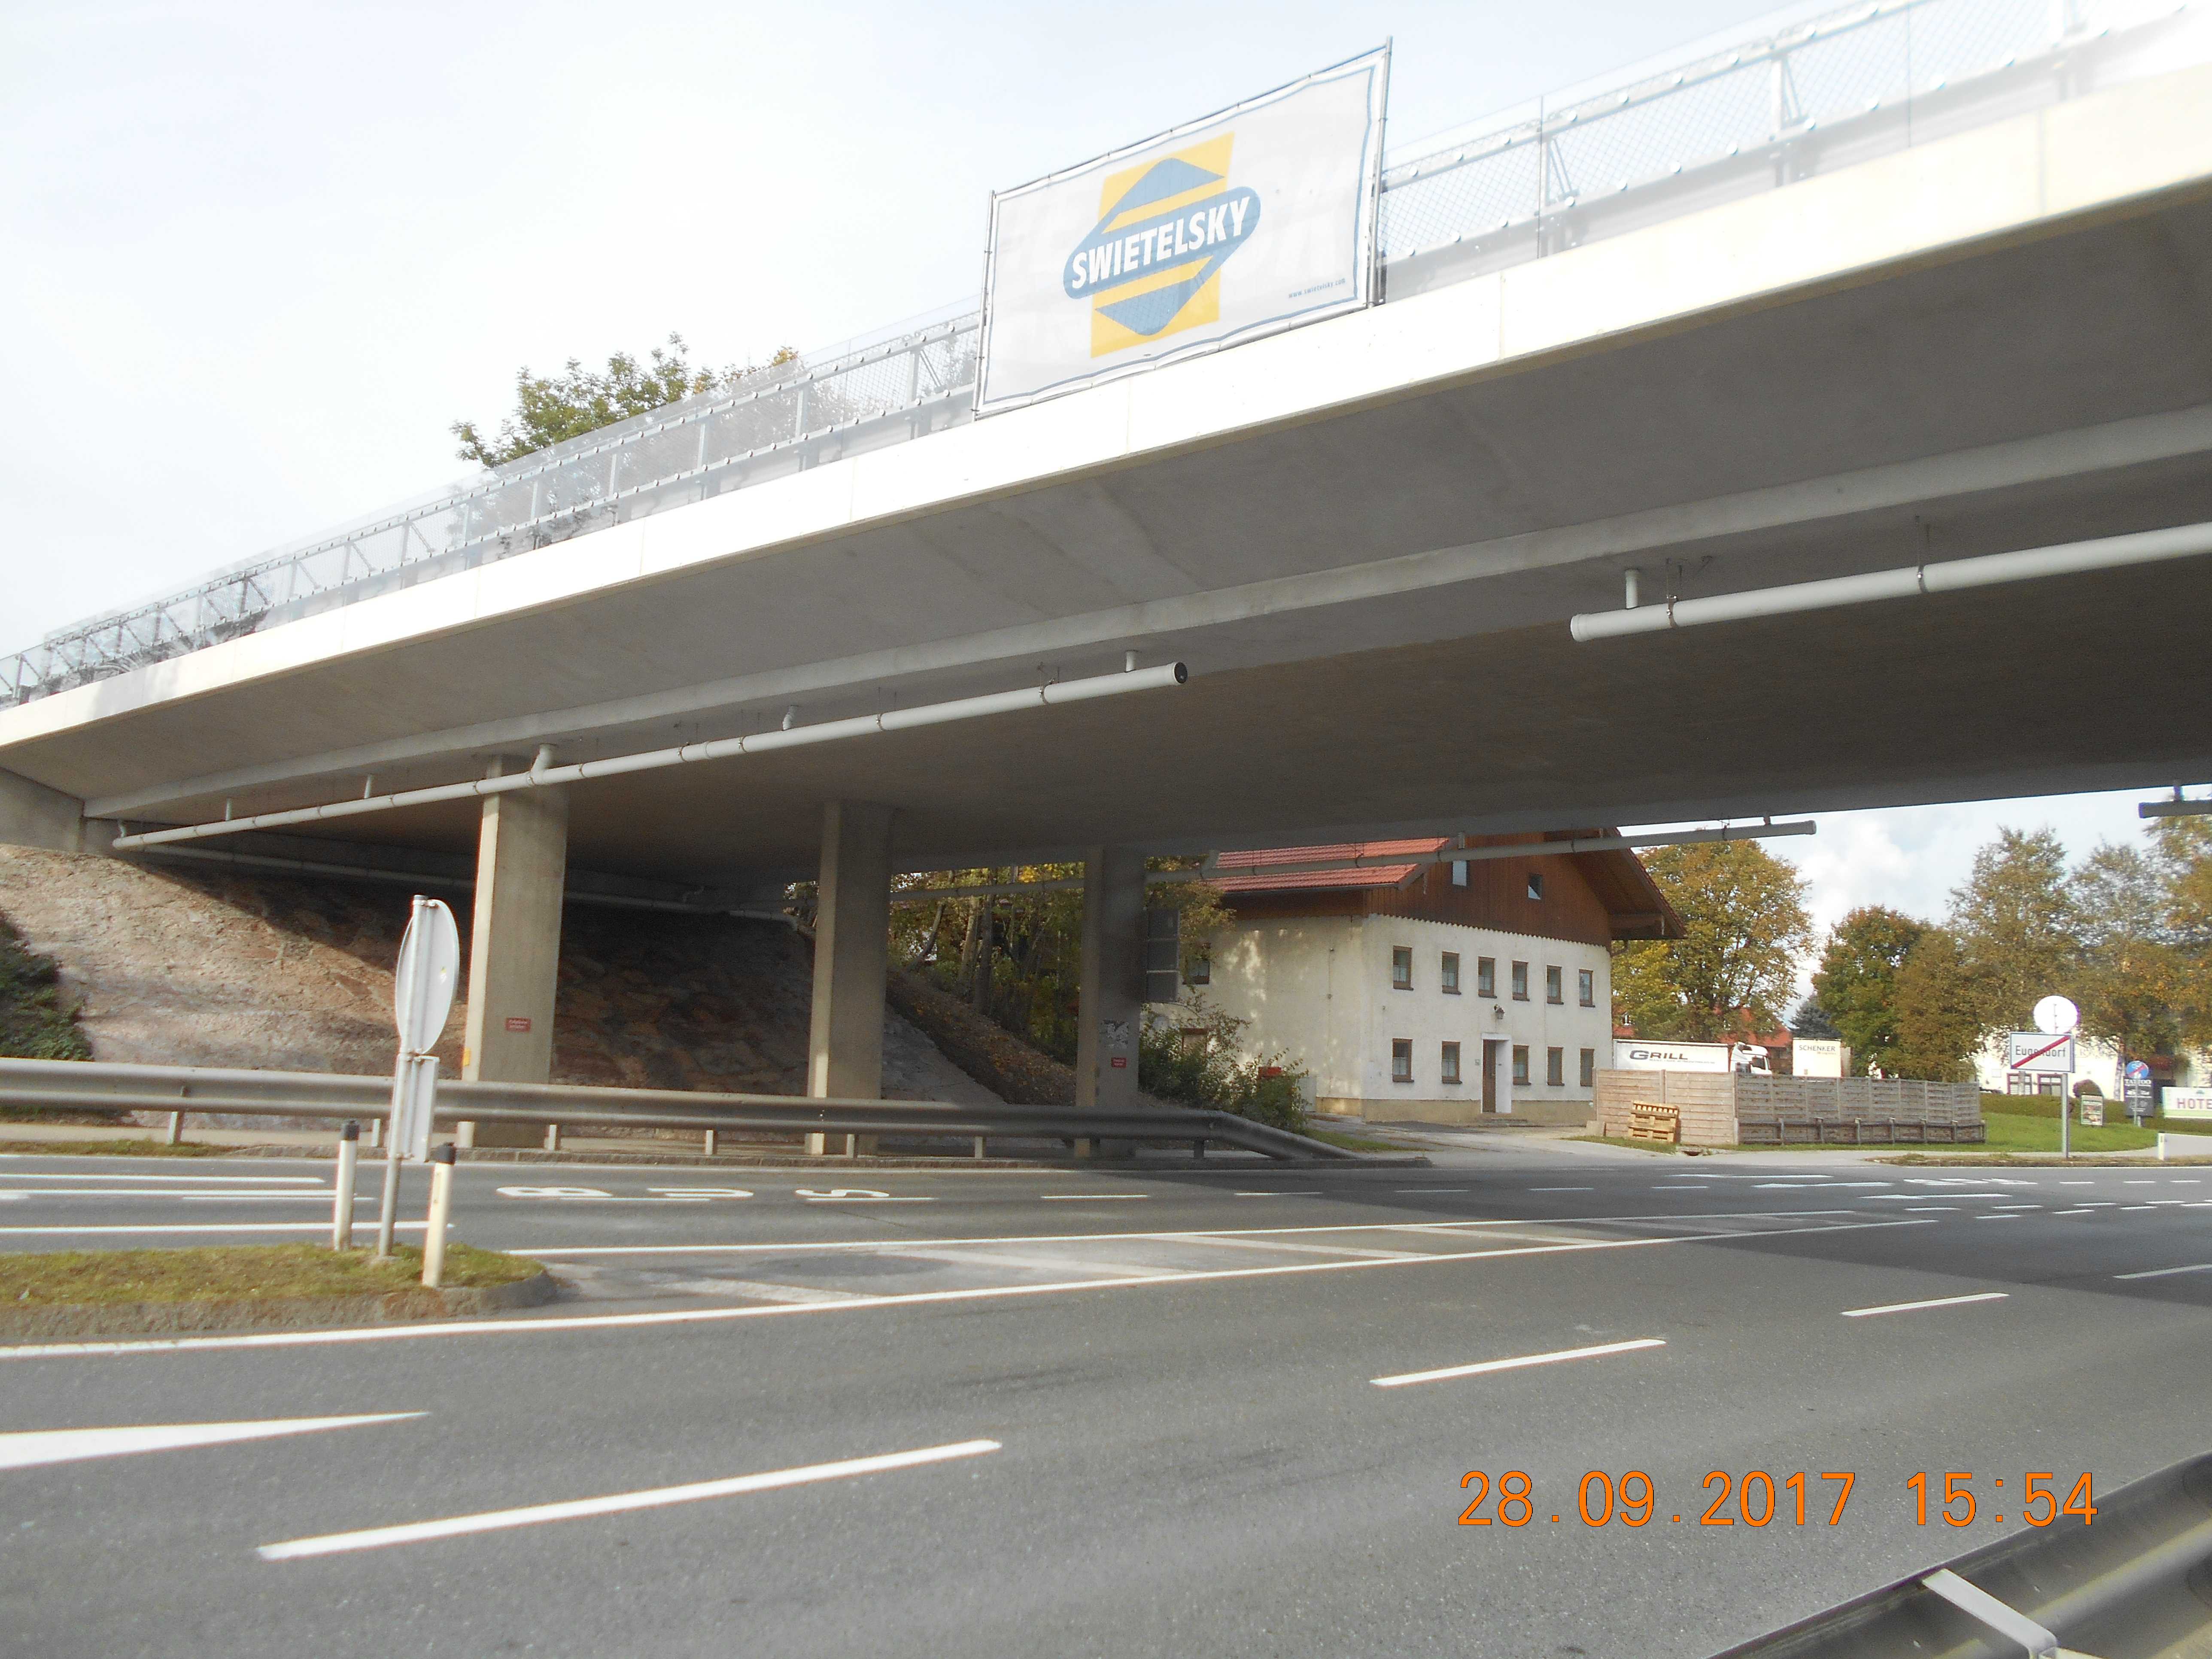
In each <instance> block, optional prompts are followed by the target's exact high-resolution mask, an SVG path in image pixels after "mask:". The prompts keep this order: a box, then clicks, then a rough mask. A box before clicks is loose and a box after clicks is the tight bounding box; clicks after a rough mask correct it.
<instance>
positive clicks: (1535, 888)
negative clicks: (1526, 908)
mask: <svg viewBox="0 0 2212 1659" xmlns="http://www.w3.org/2000/svg"><path fill="white" fill-rule="evenodd" d="M1528 896H1529V897H1530V898H1532V899H1539V900H1541V898H1542V897H1543V896H1544V878H1543V877H1541V876H1540V875H1538V874H1536V873H1535V872H1534V871H1531V872H1529V876H1528Z"/></svg>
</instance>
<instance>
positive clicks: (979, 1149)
mask: <svg viewBox="0 0 2212 1659" xmlns="http://www.w3.org/2000/svg"><path fill="white" fill-rule="evenodd" d="M2164 1139H2165V1138H2164V1137H2163V1136H2161V1137H2160V1143H2161V1144H2163V1142H2164ZM975 1156H976V1157H978V1158H981V1157H982V1156H983V1137H982V1136H981V1135H977V1136H976V1137H975ZM2164 1156H2165V1154H2164V1153H2163V1152H2161V1153H2160V1157H2161V1158H2162V1157H2164Z"/></svg>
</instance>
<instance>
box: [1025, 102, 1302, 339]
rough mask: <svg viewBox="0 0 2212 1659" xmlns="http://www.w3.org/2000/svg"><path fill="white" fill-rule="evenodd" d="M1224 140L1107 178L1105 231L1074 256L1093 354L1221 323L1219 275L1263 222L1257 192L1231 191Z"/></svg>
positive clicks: (1069, 270) (1101, 220)
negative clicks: (1088, 304)
mask: <svg viewBox="0 0 2212 1659" xmlns="http://www.w3.org/2000/svg"><path fill="white" fill-rule="evenodd" d="M1236 139H1237V135H1236V134H1235V133H1233V132H1225V133H1223V134H1222V135H1221V137H1218V138H1209V139H1207V140H1206V142H1205V143H1202V144H1194V145H1192V146H1191V147H1190V148H1189V149H1184V150H1178V151H1176V153H1175V154H1174V155H1168V156H1164V157H1162V158H1161V159H1160V160H1158V161H1152V162H1147V163H1146V165H1145V166H1143V167H1131V168H1129V169H1127V171H1126V172H1122V173H1111V174H1109V175H1108V177H1107V179H1106V181H1105V183H1104V184H1103V185H1101V186H1100V189H1099V192H1098V215H1099V216H1098V222H1097V225H1096V226H1094V227H1093V228H1092V229H1091V234H1089V235H1088V236H1086V237H1085V238H1084V239H1083V240H1082V241H1081V243H1079V245H1078V246H1077V247H1076V249H1075V251H1074V252H1073V253H1071V254H1069V255H1068V257H1067V264H1066V269H1065V270H1064V271H1063V272H1062V274H1061V285H1062V286H1063V287H1064V288H1065V289H1066V292H1067V297H1068V298H1069V299H1071V300H1079V299H1081V298H1083V297H1084V296H1085V295H1089V296H1090V299H1091V356H1093V357H1103V356H1106V355H1107V354H1108V353H1109V352H1113V351H1120V350H1121V349H1124V348H1126V347H1128V346H1133V345H1141V344H1143V343H1145V342H1146V341H1147V340H1157V339H1158V338H1160V337H1162V336H1163V335H1167V334H1179V333H1181V332H1182V331H1183V330H1184V329H1187V328H1196V327H1198V326H1199V325H1201V324H1204V323H1212V322H1218V321H1219V320H1220V319H1221V267H1222V266H1223V265H1224V264H1226V263H1227V262H1228V259H1229V256H1230V255H1231V254H1232V253H1234V252H1237V249H1238V248H1240V247H1242V246H1244V244H1245V242H1246V241H1247V240H1249V238H1250V237H1251V234H1252V233H1253V231H1254V230H1255V229H1257V228H1258V227H1259V223H1260V197H1259V193H1258V192H1257V191H1252V190H1248V189H1246V188H1244V187H1243V186H1242V185H1238V186H1237V187H1235V188H1231V185H1230V183H1229V150H1230V146H1231V144H1233V143H1235V142H1236Z"/></svg>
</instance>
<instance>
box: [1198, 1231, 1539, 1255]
mask: <svg viewBox="0 0 2212 1659" xmlns="http://www.w3.org/2000/svg"><path fill="white" fill-rule="evenodd" d="M1160 1237H1162V1238H1164V1239H1170V1240H1172V1241H1173V1242H1175V1243H1178V1244H1204V1245H1206V1246H1209V1247H1211V1248H1212V1249H1227V1250H1283V1251H1286V1252H1288V1253H1290V1254H1291V1255H1342V1256H1366V1257H1368V1258H1369V1259H1370V1260H1372V1261H1407V1260H1409V1259H1411V1258H1413V1257H1415V1256H1422V1255H1427V1254H1428V1252H1427V1251H1426V1250H1363V1249H1360V1248H1359V1247H1358V1245H1357V1244H1293V1243H1291V1242H1290V1240H1288V1239H1286V1238H1219V1237H1207V1236H1206V1234H1204V1233H1162V1234H1161V1235H1160ZM1490 1237H1492V1238H1495V1237H1498V1234H1496V1233H1492V1234H1491V1235H1490Z"/></svg>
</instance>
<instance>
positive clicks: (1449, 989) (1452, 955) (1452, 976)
mask: <svg viewBox="0 0 2212 1659" xmlns="http://www.w3.org/2000/svg"><path fill="white" fill-rule="evenodd" d="M1444 994H1445V995H1446V996H1454V997H1455V996H1457V995H1458V994H1459V952H1458V951H1445V952H1444Z"/></svg>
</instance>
